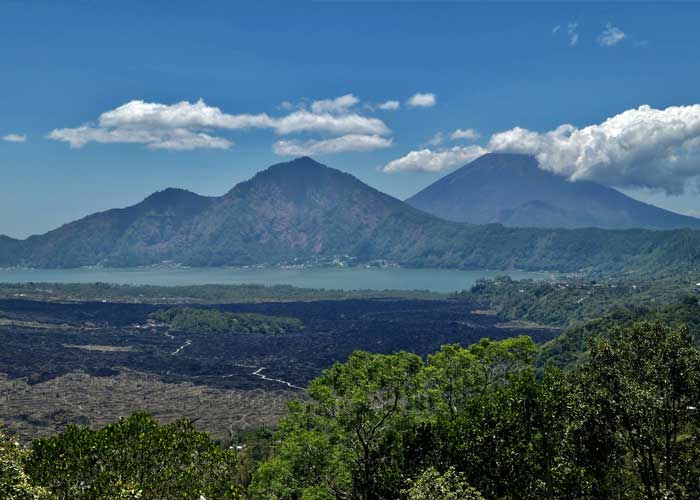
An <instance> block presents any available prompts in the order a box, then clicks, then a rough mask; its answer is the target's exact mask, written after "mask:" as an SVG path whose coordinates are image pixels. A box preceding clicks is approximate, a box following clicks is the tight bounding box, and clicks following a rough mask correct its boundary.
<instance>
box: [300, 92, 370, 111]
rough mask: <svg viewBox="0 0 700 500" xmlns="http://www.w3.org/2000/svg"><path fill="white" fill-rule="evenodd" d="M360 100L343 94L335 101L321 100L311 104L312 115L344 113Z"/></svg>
mask: <svg viewBox="0 0 700 500" xmlns="http://www.w3.org/2000/svg"><path fill="white" fill-rule="evenodd" d="M359 102H360V100H359V99H358V98H357V97H355V96H354V95H352V94H345V95H342V96H340V97H336V98H335V99H323V100H320V101H314V102H312V103H311V111H313V112H314V113H345V112H347V111H348V109H350V108H351V107H353V106H354V105H355V104H357V103H359Z"/></svg>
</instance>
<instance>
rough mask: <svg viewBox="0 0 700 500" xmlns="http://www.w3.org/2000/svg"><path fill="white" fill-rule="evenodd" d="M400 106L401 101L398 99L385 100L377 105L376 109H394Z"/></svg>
mask: <svg viewBox="0 0 700 500" xmlns="http://www.w3.org/2000/svg"><path fill="white" fill-rule="evenodd" d="M400 107H401V103H400V102H399V101H385V102H383V103H381V104H379V105H378V106H377V108H378V109H381V110H383V111H396V110H397V109H399V108H400Z"/></svg>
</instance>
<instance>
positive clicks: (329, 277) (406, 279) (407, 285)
mask: <svg viewBox="0 0 700 500" xmlns="http://www.w3.org/2000/svg"><path fill="white" fill-rule="evenodd" d="M503 275H508V276H511V277H512V278H513V279H523V278H533V279H546V278H547V277H549V276H550V274H548V273H528V272H520V271H511V272H506V271H460V270H454V269H406V268H384V269H381V268H364V267H350V268H291V269H290V268H228V267H227V268H206V267H200V268H151V267H148V268H120V269H112V268H84V269H82V268H81V269H0V282H4V283H27V282H46V283H96V282H105V283H116V284H128V285H163V286H173V285H204V284H223V285H240V284H259V285H293V286H297V287H303V288H325V289H340V290H386V289H392V290H431V291H435V292H452V291H457V290H464V289H466V288H470V287H471V286H472V285H473V284H474V283H475V282H476V280H478V279H479V278H493V277H495V276H503Z"/></svg>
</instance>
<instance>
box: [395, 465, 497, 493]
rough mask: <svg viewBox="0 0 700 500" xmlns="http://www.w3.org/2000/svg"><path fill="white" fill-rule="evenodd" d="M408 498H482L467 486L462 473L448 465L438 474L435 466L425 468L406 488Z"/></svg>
mask: <svg viewBox="0 0 700 500" xmlns="http://www.w3.org/2000/svg"><path fill="white" fill-rule="evenodd" d="M407 494H408V495H407V496H408V500H484V497H483V496H481V493H479V492H478V491H477V490H475V489H474V488H472V487H471V486H469V484H468V483H467V481H466V478H465V477H464V474H462V473H459V472H457V471H455V469H454V467H450V468H449V469H447V471H446V472H444V473H443V474H440V473H439V472H438V471H437V470H436V469H435V468H433V467H431V468H429V469H426V470H425V471H424V472H423V473H422V474H421V475H420V476H419V477H418V479H416V480H415V481H412V482H411V487H410V488H409V489H408V490H407Z"/></svg>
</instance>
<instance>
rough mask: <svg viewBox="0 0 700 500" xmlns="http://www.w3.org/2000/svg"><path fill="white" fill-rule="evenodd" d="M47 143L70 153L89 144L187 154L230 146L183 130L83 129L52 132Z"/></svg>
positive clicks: (212, 138)
mask: <svg viewBox="0 0 700 500" xmlns="http://www.w3.org/2000/svg"><path fill="white" fill-rule="evenodd" d="M48 137H49V138H50V139H55V140H57V141H63V142H67V143H68V144H70V146H71V147H72V148H74V149H79V148H82V147H83V146H85V145H86V144H87V143H89V142H97V143H101V144H115V143H121V144H145V145H147V146H148V147H149V148H150V149H170V150H174V151H188V150H192V149H200V148H208V149H228V148H230V147H231V146H232V145H233V142H231V141H229V140H227V139H224V138H222V137H213V136H211V135H208V134H205V133H201V132H200V133H196V132H191V131H189V130H187V129H183V128H176V129H171V130H165V129H151V130H149V129H118V128H116V129H105V128H100V127H90V126H87V125H84V126H82V127H77V128H65V129H56V130H53V131H52V132H51V133H50V134H49V136H48Z"/></svg>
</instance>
